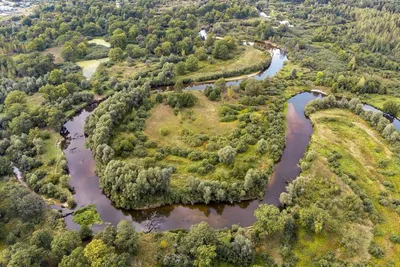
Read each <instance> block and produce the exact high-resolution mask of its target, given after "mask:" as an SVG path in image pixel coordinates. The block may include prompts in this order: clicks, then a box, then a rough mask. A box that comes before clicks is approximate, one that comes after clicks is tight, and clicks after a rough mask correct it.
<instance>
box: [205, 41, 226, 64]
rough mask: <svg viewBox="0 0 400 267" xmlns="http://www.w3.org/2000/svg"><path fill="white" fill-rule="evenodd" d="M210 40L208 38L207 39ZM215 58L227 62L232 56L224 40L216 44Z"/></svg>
mask: <svg viewBox="0 0 400 267" xmlns="http://www.w3.org/2000/svg"><path fill="white" fill-rule="evenodd" d="M207 39H208V38H207ZM213 57H214V58H216V59H222V60H227V59H229V58H230V57H231V56H230V54H229V49H228V46H227V44H226V43H225V42H224V41H223V40H217V41H216V42H215V44H214V50H213Z"/></svg>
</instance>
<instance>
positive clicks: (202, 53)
mask: <svg viewBox="0 0 400 267" xmlns="http://www.w3.org/2000/svg"><path fill="white" fill-rule="evenodd" d="M194 55H195V56H196V58H198V59H199V60H201V61H203V60H206V59H207V53H206V50H205V49H204V47H198V48H196V51H195V52H194Z"/></svg>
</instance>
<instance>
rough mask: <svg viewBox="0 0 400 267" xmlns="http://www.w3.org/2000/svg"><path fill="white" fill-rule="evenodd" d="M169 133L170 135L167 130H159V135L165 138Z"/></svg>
mask: <svg viewBox="0 0 400 267" xmlns="http://www.w3.org/2000/svg"><path fill="white" fill-rule="evenodd" d="M169 133H170V131H169V130H168V129H167V128H161V129H160V134H161V135H162V136H167V135H169Z"/></svg>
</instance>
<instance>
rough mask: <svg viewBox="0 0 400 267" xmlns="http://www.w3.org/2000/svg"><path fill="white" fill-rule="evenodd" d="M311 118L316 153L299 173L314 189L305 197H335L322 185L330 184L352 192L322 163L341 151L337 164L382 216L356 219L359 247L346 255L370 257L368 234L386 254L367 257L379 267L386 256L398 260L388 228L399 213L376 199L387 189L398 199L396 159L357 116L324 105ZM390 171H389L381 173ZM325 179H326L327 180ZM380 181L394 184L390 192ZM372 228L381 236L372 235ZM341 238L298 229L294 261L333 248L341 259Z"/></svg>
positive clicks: (399, 163) (305, 261) (394, 228)
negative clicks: (360, 234)
mask: <svg viewBox="0 0 400 267" xmlns="http://www.w3.org/2000/svg"><path fill="white" fill-rule="evenodd" d="M311 119H312V121H313V123H314V134H313V136H312V139H311V143H310V150H314V151H316V152H317V153H318V158H317V160H315V161H314V162H313V163H312V165H311V168H310V169H309V170H307V171H304V172H303V173H302V176H307V177H310V178H311V182H312V183H314V186H315V188H318V190H314V191H313V192H312V195H308V196H307V199H309V200H310V201H311V202H313V201H314V202H316V201H318V198H322V196H324V197H325V198H327V197H328V198H330V199H331V201H334V199H335V198H337V196H335V195H331V196H329V191H328V189H329V188H327V186H328V185H327V184H330V185H329V186H331V187H334V188H341V190H342V192H347V194H353V191H352V190H351V189H350V188H349V187H348V186H347V185H345V184H343V182H342V181H341V179H340V178H339V177H338V176H337V175H335V174H334V173H332V172H331V170H330V168H329V165H328V163H327V157H328V156H329V154H330V153H331V152H332V151H337V152H339V153H340V154H341V155H342V158H341V159H340V160H339V162H340V169H341V170H342V171H343V172H345V173H347V174H349V175H354V176H355V177H357V178H356V180H355V182H356V184H357V186H359V187H360V189H361V190H363V191H364V192H365V193H366V195H367V196H368V197H369V198H370V199H371V200H372V202H373V206H374V207H375V208H376V210H377V212H378V213H379V214H380V216H381V217H382V219H383V222H381V223H375V225H372V222H371V221H370V220H369V219H364V221H363V222H362V223H360V222H359V223H358V226H357V227H360V229H363V231H364V233H365V234H364V237H365V239H364V241H363V248H362V249H361V251H360V252H359V253H358V254H357V255H355V256H353V257H350V258H347V259H349V260H350V261H360V260H361V261H365V260H368V259H369V254H368V253H367V251H366V250H367V248H368V246H369V242H367V241H368V238H367V237H368V236H371V238H372V239H373V240H374V241H375V242H376V243H377V244H378V245H379V246H380V247H381V248H383V249H384V251H385V257H384V258H382V259H379V260H378V259H375V258H371V264H373V265H375V266H377V265H379V266H384V265H386V264H388V263H389V262H390V261H391V260H393V261H395V262H397V261H399V260H400V254H399V252H400V245H395V244H393V243H391V242H390V241H389V236H390V234H392V233H399V232H400V224H399V223H398V221H399V215H398V214H397V213H396V211H395V210H394V208H393V207H384V206H382V205H380V204H379V202H378V198H379V193H380V192H382V191H385V192H388V193H389V194H390V196H391V197H393V198H397V199H398V198H399V197H400V194H399V193H398V189H399V188H400V160H399V158H397V157H396V156H395V155H394V154H393V152H392V151H391V150H390V147H389V145H388V144H387V143H386V141H385V140H383V139H382V138H381V137H380V135H379V133H377V132H376V131H375V130H373V129H372V128H370V127H369V126H368V125H367V123H366V122H364V121H363V120H362V119H361V118H359V117H358V116H356V115H354V114H352V113H351V112H349V111H344V110H337V109H334V110H325V111H322V112H317V113H315V114H313V115H312V116H311ZM383 159H384V160H386V161H387V162H388V165H387V166H386V167H385V168H382V167H380V166H379V162H380V161H381V160H383ZM388 172H391V173H392V174H393V175H385V173H388ZM327 181H328V182H327ZM384 181H390V182H391V183H392V184H393V185H394V188H395V189H394V191H388V190H387V189H386V188H385V186H384V185H383V182H384ZM347 224H350V222H348V221H342V224H341V226H340V227H344V226H345V225H347ZM373 229H374V232H379V233H380V235H375V236H373ZM339 241H340V237H339V236H338V234H335V233H331V234H328V235H325V236H320V235H309V234H306V233H304V232H303V231H301V232H300V238H299V242H298V244H297V245H296V250H295V251H296V254H297V255H298V257H299V259H300V262H299V266H310V265H309V264H310V261H312V260H313V259H314V258H315V257H316V256H321V255H324V254H326V253H327V252H328V251H332V252H334V253H335V254H336V255H337V256H338V257H339V258H343V257H344V258H346V257H345V256H344V255H343V253H342V252H341V249H340V248H339Z"/></svg>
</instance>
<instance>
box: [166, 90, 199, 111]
mask: <svg viewBox="0 0 400 267" xmlns="http://www.w3.org/2000/svg"><path fill="white" fill-rule="evenodd" d="M165 101H166V103H167V104H168V105H170V106H171V107H173V108H175V107H178V108H186V107H192V106H194V104H195V103H196V101H197V98H196V97H195V96H194V95H193V94H191V93H189V92H183V93H169V94H168V95H167V98H166V100H165Z"/></svg>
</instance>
